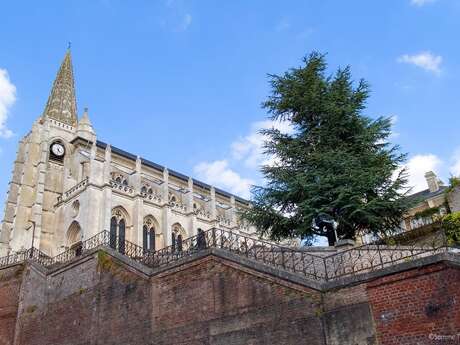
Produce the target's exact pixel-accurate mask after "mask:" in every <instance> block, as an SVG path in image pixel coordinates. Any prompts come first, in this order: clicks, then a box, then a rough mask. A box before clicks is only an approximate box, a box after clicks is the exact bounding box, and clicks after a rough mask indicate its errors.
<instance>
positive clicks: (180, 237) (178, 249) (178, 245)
mask: <svg viewBox="0 0 460 345" xmlns="http://www.w3.org/2000/svg"><path fill="white" fill-rule="evenodd" d="M176 241H177V251H178V252H181V251H182V235H180V234H179V235H177V240H176Z"/></svg>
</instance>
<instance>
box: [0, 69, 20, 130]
mask: <svg viewBox="0 0 460 345" xmlns="http://www.w3.org/2000/svg"><path fill="white" fill-rule="evenodd" d="M15 101H16V87H15V86H14V85H13V84H12V83H11V81H10V78H9V76H8V72H7V71H6V70H5V69H1V68H0V137H1V138H9V137H11V136H12V135H13V132H12V131H11V130H10V129H8V127H7V126H6V120H7V119H8V113H9V110H10V108H11V106H12V105H13V104H14V102H15Z"/></svg>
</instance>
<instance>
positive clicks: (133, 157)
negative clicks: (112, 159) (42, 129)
mask: <svg viewBox="0 0 460 345" xmlns="http://www.w3.org/2000/svg"><path fill="white" fill-rule="evenodd" d="M96 146H97V147H99V148H101V149H105V148H106V147H107V143H104V142H102V141H100V140H97V141H96ZM110 148H111V150H112V153H115V154H117V155H120V156H122V157H125V158H128V159H131V160H134V161H135V160H136V159H137V156H136V155H134V154H132V153H129V152H126V151H124V150H122V149H119V148H117V147H114V146H112V145H110ZM141 162H142V164H144V165H145V166H148V167H150V168H153V169H156V170H158V171H161V172H163V171H164V170H165V169H166V167H164V166H162V165H160V164H157V163H154V162H152V161H149V160H148V159H145V158H142V157H141ZM168 173H169V175H170V176H173V177H176V178H178V179H180V180H183V181H184V182H187V181H188V180H189V178H190V177H188V176H186V175H184V174H181V173H180V172H177V171H175V170H171V169H169V168H168ZM192 180H193V184H194V185H195V186H198V187H200V188H203V189H206V190H210V189H211V186H210V185H209V184H207V183H204V182H201V181H199V180H195V179H193V178H192ZM214 189H215V191H216V193H217V194H220V195H223V196H225V197H228V198H230V197H232V196H233V197H234V198H235V200H236V201H239V202H241V203H243V204H249V201H248V200H246V199H243V198H241V197H239V196H237V195H233V194H231V193H228V192H226V191H224V190H222V189H219V188H214Z"/></svg>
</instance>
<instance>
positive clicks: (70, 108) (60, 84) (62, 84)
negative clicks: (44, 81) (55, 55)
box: [43, 48, 78, 126]
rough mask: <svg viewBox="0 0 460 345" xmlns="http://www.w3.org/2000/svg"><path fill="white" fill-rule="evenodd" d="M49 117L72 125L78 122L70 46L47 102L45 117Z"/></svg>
mask: <svg viewBox="0 0 460 345" xmlns="http://www.w3.org/2000/svg"><path fill="white" fill-rule="evenodd" d="M47 117H48V118H51V119H55V120H57V121H59V122H63V123H65V124H68V125H71V126H75V125H76V124H77V121H78V120H77V101H76V98H75V85H74V79H73V68H72V57H71V54H70V48H69V49H67V52H66V54H65V57H64V61H62V64H61V67H60V68H59V71H58V73H57V76H56V79H55V80H54V83H53V88H52V89H51V93H50V96H49V98H48V102H47V103H46V107H45V111H44V112H43V118H47Z"/></svg>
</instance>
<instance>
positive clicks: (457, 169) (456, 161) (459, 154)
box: [450, 147, 460, 177]
mask: <svg viewBox="0 0 460 345" xmlns="http://www.w3.org/2000/svg"><path fill="white" fill-rule="evenodd" d="M452 162H453V163H452V166H451V167H450V173H451V174H452V175H454V176H457V177H458V176H460V147H459V148H457V150H455V152H454V155H453V156H452Z"/></svg>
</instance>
